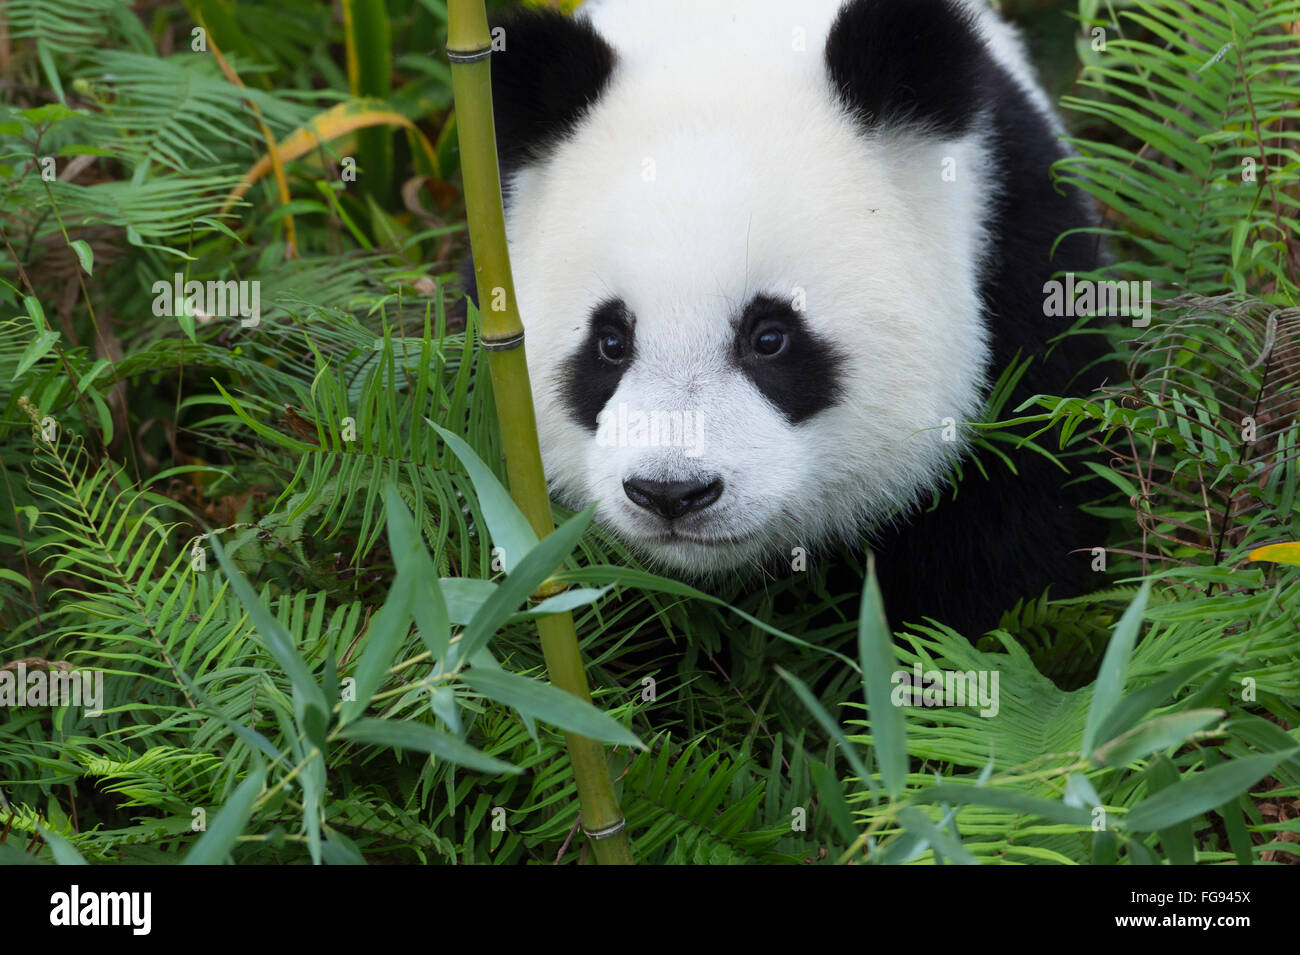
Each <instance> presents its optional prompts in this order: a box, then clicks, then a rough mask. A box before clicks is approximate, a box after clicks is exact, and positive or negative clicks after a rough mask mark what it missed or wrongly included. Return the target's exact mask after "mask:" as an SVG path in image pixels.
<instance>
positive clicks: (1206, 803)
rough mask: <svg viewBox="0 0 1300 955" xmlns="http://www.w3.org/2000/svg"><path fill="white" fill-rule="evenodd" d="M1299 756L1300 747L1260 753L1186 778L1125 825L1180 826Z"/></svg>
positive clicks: (1141, 828)
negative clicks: (1179, 824)
mask: <svg viewBox="0 0 1300 955" xmlns="http://www.w3.org/2000/svg"><path fill="white" fill-rule="evenodd" d="M1296 753H1300V747H1297V748H1294V749H1289V750H1283V751H1282V752H1277V753H1257V754H1255V755H1253V756H1243V757H1240V758H1239V759H1234V760H1230V761H1228V762H1225V763H1221V764H1220V765H1218V766H1213V767H1211V768H1210V769H1206V770H1204V771H1202V772H1199V773H1193V774H1191V775H1189V776H1185V777H1183V778H1182V779H1180V780H1179V781H1178V782H1176V783H1174V784H1173V785H1172V786H1169V787H1168V788H1166V789H1162V790H1160V791H1159V792H1157V793H1155V794H1154V795H1152V796H1148V797H1147V798H1146V799H1144V800H1142V801H1141V802H1139V803H1138V804H1137V805H1136V806H1134V807H1133V808H1132V809H1130V810H1129V811H1128V813H1127V814H1125V816H1124V818H1123V820H1122V823H1121V824H1122V825H1123V827H1124V828H1125V829H1127V830H1129V831H1130V832H1153V831H1155V830H1157V829H1166V828H1168V827H1170V826H1174V825H1177V824H1178V823H1180V822H1183V821H1184V820H1187V819H1191V818H1192V817H1194V816H1199V815H1201V814H1202V813H1204V812H1206V811H1207V810H1210V809H1213V808H1215V807H1216V806H1221V805H1223V803H1225V802H1227V801H1228V800H1229V799H1235V798H1236V797H1238V796H1240V795H1241V794H1242V793H1245V792H1247V791H1248V790H1249V789H1250V787H1251V786H1253V785H1255V783H1257V782H1259V781H1260V780H1261V779H1263V778H1264V777H1265V776H1267V775H1268V774H1269V773H1271V772H1272V771H1273V770H1274V769H1275V768H1276V767H1277V766H1278V764H1279V763H1281V762H1282V761H1283V760H1285V759H1288V758H1289V757H1291V756H1294V755H1295V754H1296Z"/></svg>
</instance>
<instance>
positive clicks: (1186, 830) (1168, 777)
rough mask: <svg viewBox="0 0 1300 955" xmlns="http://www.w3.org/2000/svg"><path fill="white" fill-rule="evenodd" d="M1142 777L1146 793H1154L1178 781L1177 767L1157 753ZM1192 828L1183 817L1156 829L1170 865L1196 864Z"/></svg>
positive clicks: (1191, 824)
mask: <svg viewBox="0 0 1300 955" xmlns="http://www.w3.org/2000/svg"><path fill="white" fill-rule="evenodd" d="M1144 777H1145V779H1146V784H1147V794H1148V795H1155V794H1156V793H1159V792H1161V791H1163V790H1165V789H1168V788H1169V787H1170V786H1173V785H1175V784H1176V783H1177V782H1178V767H1176V766H1175V765H1174V764H1173V763H1172V762H1170V760H1169V759H1168V757H1166V756H1162V755H1158V754H1157V755H1156V757H1155V758H1154V759H1152V760H1151V762H1150V763H1149V764H1148V765H1147V769H1146V773H1145V774H1144ZM1194 828H1195V827H1194V825H1193V823H1192V821H1191V820H1190V819H1183V820H1181V821H1177V822H1173V823H1170V824H1169V825H1167V826H1161V827H1160V828H1159V829H1158V830H1156V837H1157V838H1158V839H1159V840H1160V848H1161V849H1163V850H1164V853H1165V857H1166V858H1167V859H1168V860H1169V862H1170V864H1171V865H1195V864H1196V839H1195V837H1194V833H1193V830H1194Z"/></svg>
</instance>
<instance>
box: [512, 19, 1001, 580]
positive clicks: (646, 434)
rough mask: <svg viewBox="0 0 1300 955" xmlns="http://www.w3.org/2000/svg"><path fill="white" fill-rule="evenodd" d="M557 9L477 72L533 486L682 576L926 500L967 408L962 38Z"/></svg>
mask: <svg viewBox="0 0 1300 955" xmlns="http://www.w3.org/2000/svg"><path fill="white" fill-rule="evenodd" d="M792 6H799V7H800V9H799V10H798V11H796V12H791V11H790V10H789V9H788V8H789V7H792ZM584 11H585V15H580V17H579V18H578V19H572V20H571V19H566V18H564V17H561V16H559V15H555V14H549V13H545V14H538V13H531V14H525V15H523V16H520V17H516V18H515V19H513V20H509V21H507V22H506V23H505V25H504V27H503V30H504V32H503V33H502V34H500V37H501V39H502V40H504V50H502V51H500V52H497V53H496V54H495V55H494V57H493V61H492V69H493V90H494V99H495V103H496V115H497V135H498V149H499V151H500V156H501V161H502V168H503V173H504V175H505V183H506V193H507V233H508V240H509V248H510V254H511V260H512V265H513V269H514V277H515V285H516V292H517V295H518V304H519V307H520V312H521V315H522V316H523V320H524V323H525V326H526V327H527V329H528V340H527V353H528V365H529V373H530V376H531V379H532V384H533V390H534V397H535V406H536V412H537V419H538V428H539V433H540V436H541V443H542V453H543V459H544V463H545V466H546V471H547V474H548V477H549V479H550V481H551V484H552V490H553V491H554V493H555V494H556V496H557V497H558V499H560V500H561V501H563V502H564V503H566V504H568V505H570V506H574V507H579V506H585V505H587V504H589V503H591V502H595V503H596V505H597V511H596V514H597V519H598V520H599V521H600V522H602V523H603V524H604V525H605V526H607V527H609V528H611V529H612V530H614V531H615V532H616V533H617V534H618V535H619V536H620V537H621V538H622V539H624V540H625V541H626V542H628V543H629V544H630V545H632V547H633V549H635V550H637V551H638V552H639V553H641V554H642V556H644V557H645V558H647V559H648V560H649V561H650V562H651V563H653V564H658V565H661V566H666V567H668V568H671V569H674V570H677V571H682V572H685V573H688V574H694V575H697V576H698V575H708V574H711V573H714V572H718V571H726V572H732V571H735V570H737V569H741V568H745V567H746V566H749V567H755V568H756V567H759V566H762V565H765V564H767V563H769V562H770V561H771V560H772V559H773V558H775V557H776V556H778V555H780V554H789V553H790V551H791V549H792V548H795V547H805V548H811V547H815V546H817V545H819V544H822V543H825V542H827V541H829V540H833V539H843V538H853V537H854V536H855V535H856V534H857V533H858V532H859V531H860V530H861V529H862V528H863V527H864V526H866V525H868V524H870V523H871V522H877V521H881V520H887V519H889V518H891V517H892V516H894V515H897V514H898V513H899V512H900V511H902V510H905V509H906V508H908V507H909V506H911V505H912V504H914V503H915V502H916V501H917V500H918V499H919V497H920V496H921V495H923V494H925V493H926V492H928V491H931V490H933V489H934V488H935V487H936V486H938V484H939V483H940V482H941V481H942V480H943V479H944V476H945V474H946V473H947V472H948V470H949V469H950V467H951V464H952V463H953V460H954V459H955V457H956V456H957V454H958V453H959V452H960V443H959V442H954V441H952V440H951V436H952V432H953V428H952V422H962V421H965V420H970V419H971V418H972V417H973V416H975V415H976V414H977V412H978V410H979V406H980V401H981V394H982V392H983V390H984V387H985V375H986V366H987V364H988V342H987V334H986V331H985V329H984V325H983V322H982V318H981V314H980V312H981V306H980V301H979V293H978V288H979V269H980V258H981V254H982V253H981V250H982V249H983V247H984V246H985V244H986V240H985V236H984V234H983V225H982V222H983V220H984V218H985V215H986V213H985V209H986V208H987V206H988V204H989V201H990V199H989V195H990V191H991V185H990V182H989V181H988V177H987V175H986V171H985V165H986V161H985V158H984V157H985V156H986V154H987V149H986V145H985V136H986V133H985V132H984V126H983V124H982V122H981V110H982V103H981V100H980V97H981V93H980V76H981V72H982V69H983V64H982V62H981V58H982V57H984V56H985V55H986V53H985V49H984V45H983V43H982V42H981V40H980V37H979V34H978V32H977V27H976V26H975V25H974V21H973V19H972V17H971V15H970V14H969V13H968V12H966V11H964V10H963V8H962V7H961V0H954V2H943V0H855V2H850V3H848V4H844V3H842V2H831V0H814V2H810V3H807V4H799V5H793V4H788V3H785V2H776V0H761V2H747V3H741V2H737V0H655V2H648V0H604V2H597V3H594V4H592V3H589V4H587V7H585V8H584ZM949 169H952V170H955V172H956V175H955V176H949V175H946V174H945V172H946V171H947V170H949ZM945 426H947V427H945ZM945 438H948V439H949V440H945Z"/></svg>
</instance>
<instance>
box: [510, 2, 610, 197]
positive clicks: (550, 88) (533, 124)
mask: <svg viewBox="0 0 1300 955" xmlns="http://www.w3.org/2000/svg"><path fill="white" fill-rule="evenodd" d="M496 25H497V26H499V27H501V28H502V29H503V30H504V31H505V33H504V37H505V49H504V50H498V51H497V52H495V53H493V54H492V108H493V113H494V116H495V119H496V133H497V154H498V156H499V157H500V160H501V167H502V170H503V171H504V172H509V171H511V170H513V169H515V168H517V167H518V166H519V165H521V164H524V163H527V162H532V161H536V160H537V159H539V158H541V157H542V156H544V155H545V153H546V151H547V149H548V148H550V147H551V146H552V145H554V144H555V143H556V142H557V141H558V140H560V139H562V138H563V137H564V136H565V135H566V134H567V133H568V132H569V131H570V130H571V129H572V128H573V127H574V125H575V124H576V123H577V122H578V121H579V120H580V119H581V118H582V116H583V114H584V113H585V112H586V111H587V110H588V109H589V108H590V107H591V105H592V104H593V103H595V102H596V100H597V99H599V98H600V94H601V91H603V90H604V88H605V86H606V84H608V82H609V78H610V75H611V74H612V73H613V72H614V62H615V56H614V51H613V50H612V49H610V46H609V44H608V43H606V42H605V40H604V39H603V38H602V37H601V36H600V35H599V34H598V33H597V32H596V31H595V30H594V29H593V28H592V26H591V24H589V23H588V22H587V21H586V20H575V19H571V18H569V17H566V16H564V15H563V14H561V13H557V12H556V11H554V10H519V11H516V12H514V13H512V14H511V15H510V16H508V17H506V18H503V19H501V20H500V21H499V22H498V23H497V24H496Z"/></svg>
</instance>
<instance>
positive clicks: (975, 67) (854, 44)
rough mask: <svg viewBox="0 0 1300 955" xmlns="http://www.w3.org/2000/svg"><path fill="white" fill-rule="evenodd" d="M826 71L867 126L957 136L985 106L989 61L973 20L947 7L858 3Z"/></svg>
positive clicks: (837, 34)
mask: <svg viewBox="0 0 1300 955" xmlns="http://www.w3.org/2000/svg"><path fill="white" fill-rule="evenodd" d="M826 66H827V68H828V69H829V70H830V75H831V82H832V83H833V84H834V86H835V89H836V90H837V91H838V93H839V95H840V97H841V99H842V100H843V101H844V103H845V104H846V105H847V106H848V107H849V108H850V109H851V110H852V111H853V112H854V113H855V114H856V115H857V117H858V119H859V121H860V122H861V123H862V124H863V126H865V127H867V128H872V129H874V128H876V127H880V126H894V125H900V124H907V125H924V126H926V127H927V128H930V129H933V130H935V131H936V132H940V133H944V134H947V135H955V134H959V133H964V132H965V131H966V130H967V128H969V126H970V124H971V122H972V120H973V119H974V115H973V114H974V110H973V109H972V104H978V103H979V102H981V101H982V99H983V96H984V91H983V86H984V83H985V81H986V79H987V77H988V68H989V55H988V53H987V52H986V51H985V49H984V45H983V43H981V42H980V40H979V38H978V34H977V33H976V28H975V26H974V24H973V23H972V20H971V14H970V13H969V12H968V11H966V10H963V9H960V8H958V7H956V6H954V5H953V4H951V3H949V2H947V0H853V2H852V3H849V4H848V5H846V6H845V7H844V9H842V10H841V11H840V13H839V16H837V17H836V19H835V24H834V26H833V27H832V28H831V33H830V38H829V39H828V41H827V43H826Z"/></svg>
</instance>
